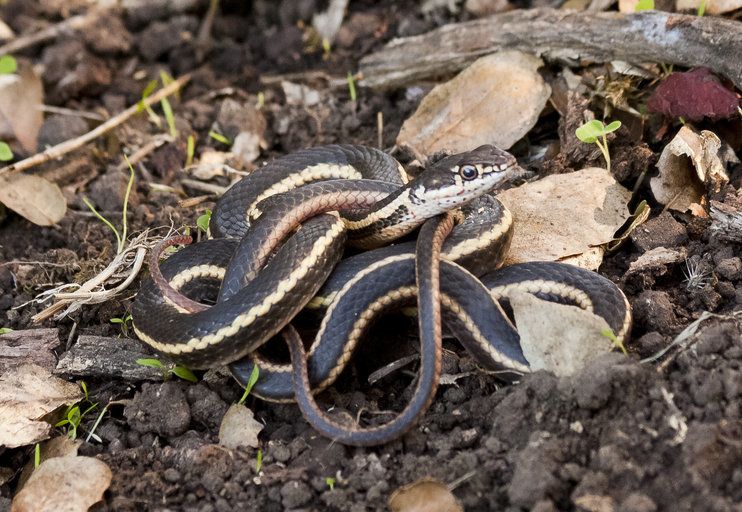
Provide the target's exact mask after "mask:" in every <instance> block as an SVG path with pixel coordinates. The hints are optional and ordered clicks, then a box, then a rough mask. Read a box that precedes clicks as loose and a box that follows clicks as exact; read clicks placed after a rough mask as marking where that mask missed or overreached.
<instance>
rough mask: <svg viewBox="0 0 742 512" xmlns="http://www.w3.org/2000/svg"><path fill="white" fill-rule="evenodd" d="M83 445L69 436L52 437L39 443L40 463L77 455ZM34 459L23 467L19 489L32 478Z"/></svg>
mask: <svg viewBox="0 0 742 512" xmlns="http://www.w3.org/2000/svg"><path fill="white" fill-rule="evenodd" d="M81 444H82V441H80V440H79V439H76V440H74V441H73V440H72V439H70V438H69V436H59V437H52V438H51V439H48V440H46V441H44V442H42V443H39V462H40V463H41V462H44V461H45V460H49V459H53V458H54V457H66V456H75V455H77V450H78V448H79V447H80V445H81ZM34 462H35V461H34V457H31V458H30V459H29V461H28V462H27V463H26V465H25V466H23V471H22V472H21V477H20V478H19V479H18V489H22V488H23V486H24V485H26V482H28V479H29V478H31V475H32V474H33V472H34V470H35V469H36V468H35V467H34Z"/></svg>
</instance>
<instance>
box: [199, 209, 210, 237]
mask: <svg viewBox="0 0 742 512" xmlns="http://www.w3.org/2000/svg"><path fill="white" fill-rule="evenodd" d="M209 222H211V210H206V213H204V214H203V215H201V216H200V217H199V218H198V220H197V221H196V225H197V226H198V227H199V229H201V231H203V232H204V233H206V232H208V231H209Z"/></svg>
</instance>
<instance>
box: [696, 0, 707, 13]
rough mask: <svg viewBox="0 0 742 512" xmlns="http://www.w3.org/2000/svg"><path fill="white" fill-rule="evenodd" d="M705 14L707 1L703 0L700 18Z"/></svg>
mask: <svg viewBox="0 0 742 512" xmlns="http://www.w3.org/2000/svg"><path fill="white" fill-rule="evenodd" d="M705 12H706V0H701V3H700V4H699V6H698V16H703V14H704V13H705Z"/></svg>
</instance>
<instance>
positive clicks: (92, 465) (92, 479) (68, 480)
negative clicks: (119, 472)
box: [10, 456, 111, 512]
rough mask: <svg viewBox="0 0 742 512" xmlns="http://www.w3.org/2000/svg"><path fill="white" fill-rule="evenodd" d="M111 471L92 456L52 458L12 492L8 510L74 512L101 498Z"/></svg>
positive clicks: (18, 511) (12, 511)
mask: <svg viewBox="0 0 742 512" xmlns="http://www.w3.org/2000/svg"><path fill="white" fill-rule="evenodd" d="M109 485H111V470H110V469H109V468H108V466H107V465H106V464H105V463H104V462H103V461H100V460H98V459H95V458H93V457H77V456H66V457H55V458H53V459H49V460H46V461H44V462H42V463H41V464H39V467H37V468H36V470H35V471H34V472H33V474H32V475H31V478H29V479H28V482H26V485H25V487H23V489H21V491H20V492H19V493H18V494H17V495H16V497H15V499H14V500H13V503H12V504H11V506H10V512H31V511H33V512H47V511H48V512H78V511H85V510H88V509H89V508H90V507H91V506H92V505H93V504H95V503H97V502H98V501H100V500H101V499H102V498H103V493H104V492H105V491H106V489H108V486H109Z"/></svg>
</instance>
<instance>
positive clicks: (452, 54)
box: [360, 8, 742, 87]
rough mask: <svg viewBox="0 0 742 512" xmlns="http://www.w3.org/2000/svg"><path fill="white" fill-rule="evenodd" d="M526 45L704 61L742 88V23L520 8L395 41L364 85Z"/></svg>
mask: <svg viewBox="0 0 742 512" xmlns="http://www.w3.org/2000/svg"><path fill="white" fill-rule="evenodd" d="M501 50H520V51H523V52H528V53H532V54H535V55H538V56H542V57H544V58H546V59H548V60H552V61H561V62H568V63H570V64H573V65H579V63H580V62H582V61H590V62H607V61H612V60H624V61H628V62H631V63H643V62H666V63H674V64H679V65H683V66H689V67H692V66H706V67H709V68H711V69H713V70H714V71H716V72H717V73H721V74H723V75H725V76H727V77H728V78H729V79H730V80H732V82H734V84H735V85H736V86H737V87H742V67H740V65H739V55H740V53H742V23H740V22H738V21H734V20H730V19H724V18H719V17H715V16H693V15H684V14H674V13H667V12H661V11H641V12H636V13H630V14H623V13H618V12H593V11H572V10H561V9H548V8H538V9H516V10H513V11H510V12H506V13H503V14H496V15H494V16H489V17H486V18H480V19H477V20H473V21H467V22H462V23H451V24H448V25H445V26H442V27H440V28H438V29H436V30H433V31H431V32H428V33H426V34H421V35H417V36H410V37H404V38H399V39H394V40H392V41H390V42H389V43H388V44H387V45H386V46H385V47H384V48H383V49H381V50H380V51H378V52H375V53H373V54H371V55H367V56H366V57H364V58H363V59H361V62H360V72H361V73H362V74H363V76H364V80H363V81H362V82H361V84H360V85H364V86H369V87H395V86H400V85H405V84H407V83H410V82H413V81H416V80H422V79H427V78H433V77H438V76H442V75H446V74H449V73H453V72H456V71H459V70H461V69H463V68H465V67H466V66H468V65H469V64H471V63H472V62H474V61H475V60H476V59H477V58H479V57H482V56H484V55H488V54H490V53H494V52H497V51H501Z"/></svg>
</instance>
